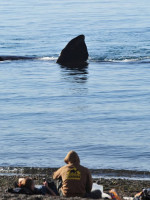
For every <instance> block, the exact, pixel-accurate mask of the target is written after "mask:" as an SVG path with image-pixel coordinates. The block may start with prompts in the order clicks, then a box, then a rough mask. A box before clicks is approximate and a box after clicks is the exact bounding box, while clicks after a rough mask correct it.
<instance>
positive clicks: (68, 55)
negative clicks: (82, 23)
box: [0, 35, 89, 68]
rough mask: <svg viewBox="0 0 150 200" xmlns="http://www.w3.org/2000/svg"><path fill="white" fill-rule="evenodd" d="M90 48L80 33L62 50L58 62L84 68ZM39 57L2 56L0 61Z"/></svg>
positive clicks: (62, 64)
mask: <svg viewBox="0 0 150 200" xmlns="http://www.w3.org/2000/svg"><path fill="white" fill-rule="evenodd" d="M88 56H89V54H88V49H87V46H86V43H85V36H84V35H79V36H77V37H75V38H73V39H72V40H71V41H69V42H68V44H67V45H66V46H65V47H64V49H63V50H62V51H61V53H60V55H59V57H58V59H57V61H56V63H58V64H60V65H61V66H62V67H63V66H65V67H69V68H76V67H77V68H78V67H79V68H80V67H81V68H82V67H85V66H87V65H88V63H87V60H88ZM31 59H38V58H37V57H30V56H0V61H7V60H31Z"/></svg>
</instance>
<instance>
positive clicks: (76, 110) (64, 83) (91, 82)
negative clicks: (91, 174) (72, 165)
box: [0, 0, 150, 170]
mask: <svg viewBox="0 0 150 200" xmlns="http://www.w3.org/2000/svg"><path fill="white" fill-rule="evenodd" d="M149 11H150V2H149V1H148V0H143V1H136V0H132V1H129V0H127V1H119V0H113V1H107V0H103V1H99V0H84V1H78V0H76V1H73V0H70V1H68V0H61V1H55V2H54V1H51V0H42V1H38V2H36V1H33V0H30V1H20V0H13V1H8V0H5V1H0V19H1V23H0V56H1V55H3V56H4V55H5V56H7V55H13V56H34V57H35V58H37V59H34V60H20V61H11V60H10V61H4V62H0V166H38V167H59V166H61V165H63V158H64V157H65V155H66V153H67V152H68V151H69V150H71V149H73V150H76V151H77V152H78V153H79V156H80V157H81V163H82V164H83V165H86V166H87V167H89V168H106V169H107V168H114V169H132V170H149V158H150V145H149V141H150V86H149V85H150V25H149V19H150V12H149ZM79 34H84V35H85V37H86V44H87V46H88V50H89V55H90V56H89V65H88V67H87V68H86V69H84V70H70V69H67V68H63V67H61V66H60V65H58V64H56V59H57V57H58V56H59V53H60V51H61V49H62V48H63V47H64V46H65V45H66V44H67V42H68V41H69V40H70V39H72V38H73V37H75V36H77V35H79Z"/></svg>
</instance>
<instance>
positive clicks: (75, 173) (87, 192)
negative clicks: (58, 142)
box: [53, 151, 101, 199]
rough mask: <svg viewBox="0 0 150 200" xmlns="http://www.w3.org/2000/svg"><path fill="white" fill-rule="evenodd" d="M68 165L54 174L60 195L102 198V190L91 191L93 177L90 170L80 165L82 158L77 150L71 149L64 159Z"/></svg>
mask: <svg viewBox="0 0 150 200" xmlns="http://www.w3.org/2000/svg"><path fill="white" fill-rule="evenodd" d="M64 161H65V163H66V164H67V165H65V166H63V167H61V168H60V169H58V170H57V171H56V172H54V174H53V179H57V180H58V181H57V189H58V191H59V194H60V196H64V197H75V196H77V197H87V198H95V199H96V198H100V197H101V191H100V190H98V191H97V190H96V191H93V192H91V189H92V177H91V173H90V171H89V170H88V169H87V168H85V167H83V166H81V165H80V159H79V156H78V154H77V153H76V152H75V151H70V152H69V153H68V154H67V156H66V157H65V159H64Z"/></svg>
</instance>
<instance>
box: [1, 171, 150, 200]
mask: <svg viewBox="0 0 150 200" xmlns="http://www.w3.org/2000/svg"><path fill="white" fill-rule="evenodd" d="M9 169H10V168H9ZM15 170H16V171H15V174H12V172H14V169H13V171H12V170H11V169H10V171H9V173H6V171H5V170H4V174H3V175H2V174H1V176H0V199H2V200H5V199H8V200H10V199H12V200H20V199H27V200H28V199H29V200H31V199H32V200H47V199H65V198H62V197H61V198H60V197H50V196H48V197H46V196H42V195H33V196H29V195H18V194H11V193H8V192H6V190H7V189H8V188H12V187H14V186H13V183H14V182H15V181H17V180H18V178H20V177H25V176H27V175H29V176H31V177H32V178H34V180H35V184H37V185H39V184H42V180H43V178H47V179H51V175H52V173H53V171H55V170H56V169H50V168H49V169H48V168H47V169H41V168H23V169H22V168H15ZM20 170H22V171H20ZM10 172H11V173H10ZM91 172H92V174H93V173H94V174H98V170H97V173H95V172H94V170H91ZM122 172H123V173H125V171H121V172H120V174H118V176H121V175H122ZM99 173H100V171H99ZM104 173H105V171H104ZM107 173H108V171H107ZM137 173H138V172H136V173H135V172H133V173H130V175H133V176H135V174H137ZM113 174H114V172H113ZM139 175H140V174H139ZM93 182H97V183H98V184H101V185H103V187H104V192H106V193H108V192H109V190H110V189H112V188H115V189H116V190H117V192H118V193H119V195H120V196H121V197H123V196H128V197H133V196H134V195H135V194H136V193H138V192H139V191H141V190H142V189H143V188H147V187H150V179H149V180H142V179H141V180H129V179H125V178H111V177H109V178H93ZM69 199H80V198H69Z"/></svg>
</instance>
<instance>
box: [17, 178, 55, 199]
mask: <svg viewBox="0 0 150 200" xmlns="http://www.w3.org/2000/svg"><path fill="white" fill-rule="evenodd" d="M18 187H19V188H21V190H22V191H20V193H25V194H29V195H33V194H43V195H52V196H56V194H55V192H54V191H53V190H52V189H51V188H50V187H49V186H48V183H47V181H44V182H43V186H41V188H36V187H35V184H34V180H33V179H32V178H30V177H26V178H20V179H19V180H18Z"/></svg>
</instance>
